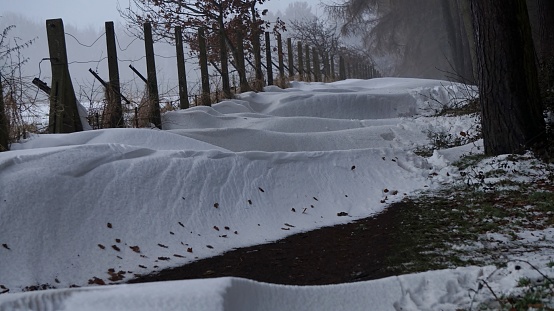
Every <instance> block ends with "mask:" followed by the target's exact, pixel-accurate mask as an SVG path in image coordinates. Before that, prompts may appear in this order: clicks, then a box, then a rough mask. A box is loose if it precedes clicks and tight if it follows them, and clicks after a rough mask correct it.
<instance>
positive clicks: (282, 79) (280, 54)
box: [277, 33, 285, 86]
mask: <svg viewBox="0 0 554 311" xmlns="http://www.w3.org/2000/svg"><path fill="white" fill-rule="evenodd" d="M277 54H278V55H277V56H278V58H279V84H280V86H283V84H284V83H285V61H284V59H283V41H282V40H281V34H280V33H279V34H277Z"/></svg>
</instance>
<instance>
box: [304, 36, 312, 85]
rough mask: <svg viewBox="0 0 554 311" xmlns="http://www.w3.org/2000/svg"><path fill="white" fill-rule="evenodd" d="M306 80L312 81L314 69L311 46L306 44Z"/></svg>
mask: <svg viewBox="0 0 554 311" xmlns="http://www.w3.org/2000/svg"><path fill="white" fill-rule="evenodd" d="M305 50H306V81H308V82H310V81H312V69H311V67H310V66H311V64H310V47H309V46H308V45H307V44H306V48H305Z"/></svg>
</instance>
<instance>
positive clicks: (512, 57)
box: [471, 0, 545, 155]
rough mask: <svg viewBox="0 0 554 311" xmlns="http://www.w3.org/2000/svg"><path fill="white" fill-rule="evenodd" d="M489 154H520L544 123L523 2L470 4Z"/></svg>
mask: <svg viewBox="0 0 554 311" xmlns="http://www.w3.org/2000/svg"><path fill="white" fill-rule="evenodd" d="M471 10H472V16H473V24H474V28H475V32H474V35H475V42H476V47H477V66H478V73H477V77H478V85H479V92H480V101H481V112H482V114H481V116H482V131H483V138H484V145H485V154H487V155H499V154H506V153H520V152H523V151H524V150H525V148H527V147H529V146H531V145H532V144H533V143H535V142H537V141H539V140H540V139H541V138H542V137H543V134H544V129H545V124H544V119H543V115H542V107H541V101H540V95H539V86H538V77H537V68H536V65H535V54H534V47H533V41H532V36H531V28H530V24H529V16H528V13H527V6H526V4H525V0H504V1H497V0H471Z"/></svg>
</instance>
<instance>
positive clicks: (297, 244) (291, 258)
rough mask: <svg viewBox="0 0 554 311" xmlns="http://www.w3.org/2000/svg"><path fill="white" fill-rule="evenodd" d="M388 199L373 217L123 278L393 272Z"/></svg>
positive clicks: (297, 278)
mask: <svg viewBox="0 0 554 311" xmlns="http://www.w3.org/2000/svg"><path fill="white" fill-rule="evenodd" d="M409 205H410V203H406V202H400V203H395V204H392V205H391V206H390V207H389V208H387V209H386V210H385V211H384V212H382V213H381V214H379V215H376V216H374V217H370V218H366V219H361V220H358V221H355V222H353V223H349V224H344V225H337V226H334V227H326V228H322V229H318V230H314V231H310V232H305V233H299V234H295V235H292V236H290V237H288V238H285V239H283V240H280V241H277V242H274V243H269V244H262V245H256V246H252V247H247V248H241V249H237V250H233V251H229V252H227V253H225V254H223V255H220V256H216V257H211V258H207V259H203V260H199V261H195V262H192V263H190V264H187V265H185V266H181V267H177V268H172V269H167V270H163V271H160V272H157V273H155V274H151V275H146V276H142V277H140V278H137V279H134V280H131V281H130V282H129V283H142V282H156V281H168V280H185V279H198V278H214V277H223V276H234V277H242V278H248V279H252V280H256V281H260V282H268V283H276V284H290V285H324V284H337V283H347V282H356V281H364V280H371V279H378V278H383V277H387V276H391V275H396V274H398V272H399V271H395V270H394V269H392V268H390V267H391V262H390V260H389V255H390V254H391V252H394V251H395V250H394V245H395V244H396V242H395V241H397V235H398V230H401V222H402V218H401V215H402V210H403V209H405V208H408V207H409Z"/></svg>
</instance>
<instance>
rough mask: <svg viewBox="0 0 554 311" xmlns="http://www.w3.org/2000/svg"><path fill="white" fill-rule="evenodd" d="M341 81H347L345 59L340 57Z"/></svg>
mask: <svg viewBox="0 0 554 311" xmlns="http://www.w3.org/2000/svg"><path fill="white" fill-rule="evenodd" d="M339 79H340V80H346V65H345V63H344V57H342V55H339Z"/></svg>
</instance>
